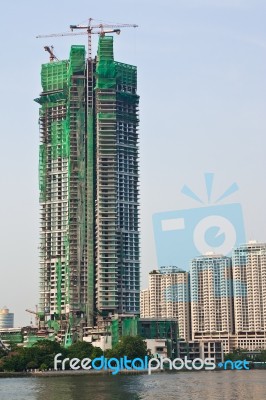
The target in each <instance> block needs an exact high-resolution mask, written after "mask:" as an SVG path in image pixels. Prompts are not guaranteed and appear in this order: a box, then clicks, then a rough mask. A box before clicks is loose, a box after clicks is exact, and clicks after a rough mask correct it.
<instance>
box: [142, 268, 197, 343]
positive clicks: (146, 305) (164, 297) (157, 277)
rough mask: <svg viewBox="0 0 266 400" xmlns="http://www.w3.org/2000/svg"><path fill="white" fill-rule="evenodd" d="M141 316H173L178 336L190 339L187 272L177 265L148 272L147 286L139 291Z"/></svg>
mask: <svg viewBox="0 0 266 400" xmlns="http://www.w3.org/2000/svg"><path fill="white" fill-rule="evenodd" d="M141 316H142V317H144V318H175V319H177V321H178V329H179V337H180V338H182V339H185V340H190V334H191V332H190V294H189V273H188V272H185V271H183V270H181V269H180V268H177V267H162V268H160V270H159V271H157V270H154V271H152V272H150V274H149V288H148V289H145V290H142V291H141Z"/></svg>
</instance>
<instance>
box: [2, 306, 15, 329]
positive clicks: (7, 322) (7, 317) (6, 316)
mask: <svg viewBox="0 0 266 400" xmlns="http://www.w3.org/2000/svg"><path fill="white" fill-rule="evenodd" d="M10 328H14V314H13V313H10V312H9V309H8V308H6V307H4V308H1V309H0V329H10Z"/></svg>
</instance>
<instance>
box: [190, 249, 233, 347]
mask: <svg viewBox="0 0 266 400" xmlns="http://www.w3.org/2000/svg"><path fill="white" fill-rule="evenodd" d="M191 323H192V339H193V340H203V339H205V340H207V339H208V340H214V339H219V340H221V341H222V342H223V345H224V350H225V352H229V349H230V346H231V341H232V336H233V332H234V312H233V281H232V260H231V258H229V257H224V256H221V255H216V254H210V255H206V256H200V257H197V258H195V259H193V260H192V262H191Z"/></svg>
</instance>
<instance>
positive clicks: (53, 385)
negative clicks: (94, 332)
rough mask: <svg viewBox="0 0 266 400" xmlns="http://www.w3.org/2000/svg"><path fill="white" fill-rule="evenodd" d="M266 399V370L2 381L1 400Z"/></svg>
mask: <svg viewBox="0 0 266 400" xmlns="http://www.w3.org/2000/svg"><path fill="white" fill-rule="evenodd" d="M141 399H145V400H165V399H166V400H167V399H186V400H194V399H195V400H196V399H197V400H264V399H266V371H265V370H264V371H263V370H261V371H258V370H257V371H254V370H251V371H208V372H205V371H204V372H179V373H155V374H153V375H150V376H149V375H117V376H112V375H93V374H92V375H85V376H84V375H83V376H64V377H34V378H2V379H0V400H141Z"/></svg>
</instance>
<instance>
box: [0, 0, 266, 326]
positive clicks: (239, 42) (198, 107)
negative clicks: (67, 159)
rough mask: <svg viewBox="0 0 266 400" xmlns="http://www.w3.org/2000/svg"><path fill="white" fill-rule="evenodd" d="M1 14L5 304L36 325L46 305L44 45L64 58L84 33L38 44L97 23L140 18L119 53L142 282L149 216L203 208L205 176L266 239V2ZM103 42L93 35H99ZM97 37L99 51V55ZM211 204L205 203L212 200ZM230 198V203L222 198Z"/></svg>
mask: <svg viewBox="0 0 266 400" xmlns="http://www.w3.org/2000/svg"><path fill="white" fill-rule="evenodd" d="M0 8H1V25H0V33H1V56H2V57H1V64H0V72H1V73H0V79H1V86H0V87H1V96H0V107H1V131H0V132H1V146H0V162H1V168H0V183H1V194H2V197H1V208H0V213H1V236H0V240H1V242H0V243H1V252H0V268H1V278H0V306H3V305H7V306H8V307H9V308H10V309H11V310H12V311H14V312H15V314H16V315H15V317H16V318H15V319H16V324H18V325H21V324H24V323H29V320H30V317H29V316H28V315H27V314H26V313H25V312H24V310H25V308H33V307H34V305H35V304H37V302H38V209H39V207H38V176H37V174H38V140H39V132H38V105H37V104H35V103H34V102H33V99H34V98H35V97H37V96H38V94H39V92H40V91H41V85H40V66H41V64H42V63H44V62H47V61H48V55H47V53H46V52H45V51H44V50H43V46H44V45H51V44H53V45H54V46H55V53H56V55H57V57H58V58H60V59H64V58H67V57H68V53H69V47H70V45H71V44H72V43H82V44H85V43H86V37H85V36H84V37H82V36H80V37H78V38H76V37H75V38H58V39H48V40H40V39H35V36H36V35H38V34H45V33H53V32H65V31H66V30H68V26H69V24H75V23H80V22H86V20H87V18H89V17H93V18H95V19H97V20H103V21H111V22H117V21H118V22H122V23H136V24H138V25H139V28H138V29H124V30H122V33H121V35H120V36H118V37H115V58H116V59H117V60H118V61H122V62H127V63H131V64H134V65H137V66H138V76H139V81H138V82H139V89H138V92H139V94H140V96H141V102H140V119H141V123H140V137H141V140H140V163H141V164H140V165H141V169H140V172H141V233H142V278H143V279H142V281H143V286H145V285H146V283H147V273H148V271H150V270H151V269H152V268H154V267H156V266H157V261H156V253H155V245H154V238H153V230H152V215H153V214H154V213H157V212H161V211H163V212H164V211H170V210H181V209H185V208H193V207H196V206H197V204H196V203H195V202H194V201H193V200H190V199H188V198H187V197H185V196H184V195H182V194H181V188H182V187H183V185H184V184H187V185H189V186H190V187H192V188H193V189H194V190H195V191H196V192H197V193H198V194H199V195H200V196H201V197H203V198H204V196H205V190H204V177H203V175H204V173H205V172H213V173H215V182H214V194H215V195H216V197H217V196H219V194H221V193H222V192H223V191H224V190H225V189H226V188H227V187H228V186H229V185H230V184H231V183H232V182H237V183H238V186H239V188H240V190H239V191H238V192H237V193H236V194H234V195H232V198H231V199H230V200H228V201H229V202H230V201H231V202H240V203H241V204H242V206H243V210H244V217H245V225H246V233H247V238H248V239H258V240H261V241H266V232H265V226H266V211H265V204H266V190H265V145H266V135H265V133H266V118H265V110H266V32H265V16H266V3H265V2H264V1H256V0H253V1H252V0H198V1H197V0H173V1H170V0H165V1H150V0H144V1H139V0H134V1H132V0H129V1H122V0H113V1H106V0H102V1H101V2H95V4H94V3H93V2H92V1H90V2H88V1H83V0H76V1H57V2H55V1H51V0H46V1H45V2H39V1H36V0H35V1H31V0H29V1H24V2H21V1H14V0H13V1H12V0H11V1H9V2H4V3H2V4H1V5H0ZM95 39H96V38H95ZM95 43H96V40H94V51H95ZM205 197H206V196H205ZM225 203H226V200H225Z"/></svg>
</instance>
